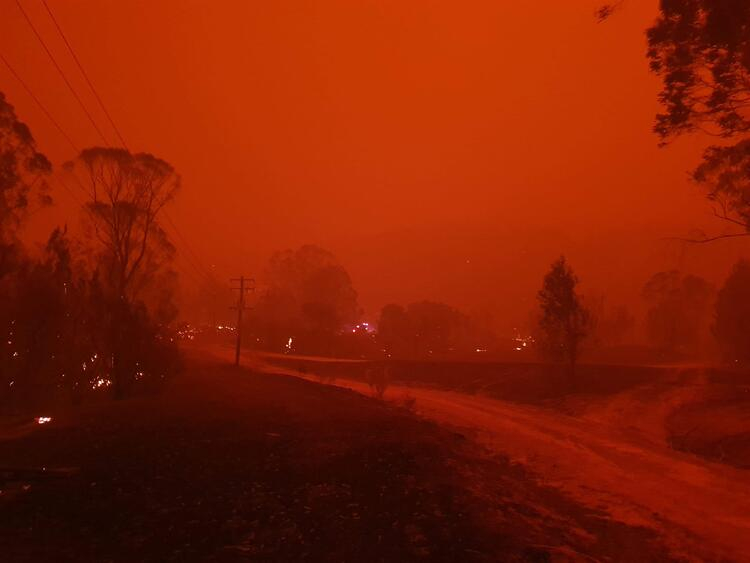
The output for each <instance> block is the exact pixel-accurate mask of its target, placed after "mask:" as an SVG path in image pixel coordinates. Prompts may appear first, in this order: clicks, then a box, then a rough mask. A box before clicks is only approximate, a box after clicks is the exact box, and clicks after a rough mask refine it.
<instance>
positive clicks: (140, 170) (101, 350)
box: [0, 94, 179, 411]
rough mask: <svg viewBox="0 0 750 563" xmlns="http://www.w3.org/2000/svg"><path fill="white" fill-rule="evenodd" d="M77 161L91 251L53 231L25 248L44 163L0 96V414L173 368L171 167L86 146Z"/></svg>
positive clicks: (126, 385)
mask: <svg viewBox="0 0 750 563" xmlns="http://www.w3.org/2000/svg"><path fill="white" fill-rule="evenodd" d="M77 164H79V165H82V166H84V167H85V169H86V170H87V171H88V172H89V180H90V186H91V190H92V194H91V195H92V198H91V202H89V203H88V204H87V205H86V210H87V214H88V218H89V221H90V224H91V225H92V228H93V229H94V231H95V233H96V235H97V236H96V237H94V238H93V241H94V242H93V243H91V241H88V240H87V241H86V244H87V245H88V247H89V250H93V252H90V253H89V254H88V255H86V254H85V253H83V252H81V250H80V249H81V247H82V246H83V245H82V243H81V242H77V241H74V240H72V239H71V238H70V237H69V235H68V233H67V229H55V230H54V231H53V232H52V234H51V236H50V237H49V240H48V242H47V245H46V246H45V247H44V249H43V250H42V252H41V255H40V256H31V255H29V254H28V253H27V251H26V249H25V248H23V246H22V245H21V244H20V242H19V241H18V230H19V228H20V226H21V223H22V220H23V218H24V215H25V212H26V210H27V208H28V204H29V201H31V198H32V195H34V196H35V197H40V198H41V199H42V201H43V202H48V198H47V197H46V194H45V184H44V177H45V176H46V174H48V173H49V172H51V165H50V163H49V162H48V161H47V159H46V158H45V157H44V156H43V155H41V154H40V153H38V152H37V151H36V149H35V146H34V140H33V137H32V136H31V133H30V131H29V129H28V128H27V127H26V126H25V125H24V124H23V123H21V122H19V121H18V120H17V118H16V116H15V114H14V112H13V108H12V107H11V106H10V105H8V104H7V103H6V102H5V98H4V97H3V96H2V94H0V190H1V192H2V194H1V195H2V198H1V200H2V201H0V212H1V214H0V251H1V254H0V262H1V264H0V267H1V269H2V271H0V332H2V333H3V334H2V336H3V339H2V342H3V345H2V346H0V410H3V411H7V410H21V409H28V408H31V407H33V406H38V405H40V404H48V403H50V402H52V401H60V400H73V401H78V400H80V399H82V398H83V397H85V396H86V395H88V394H91V393H97V392H102V391H106V390H107V389H108V388H109V387H110V386H111V387H113V388H114V389H115V390H117V391H118V394H119V395H120V396H122V395H124V394H126V393H130V392H133V391H135V390H136V388H142V389H143V388H147V387H153V386H154V385H155V384H158V383H159V382H161V381H162V380H163V379H164V378H166V377H167V376H168V375H169V374H171V373H174V372H175V371H176V370H177V368H178V367H179V358H178V355H177V349H176V346H175V344H174V342H173V339H172V337H171V334H170V331H169V328H168V323H169V322H170V321H171V320H172V319H173V318H174V316H175V315H176V310H175V308H174V304H173V295H174V288H175V280H174V274H173V273H172V272H171V270H169V268H168V267H167V266H168V263H169V260H170V259H171V252H170V250H171V249H172V247H171V245H170V244H169V241H168V239H167V238H166V235H165V234H164V232H163V231H162V230H161V229H160V228H159V227H158V223H157V221H156V214H157V213H158V211H159V210H160V209H161V208H162V207H163V205H164V204H165V203H166V202H167V201H169V200H170V199H171V198H172V196H173V194H174V191H175V190H176V188H177V185H178V182H179V180H178V178H177V176H176V174H175V173H174V170H173V169H172V167H171V166H169V165H168V164H166V163H165V162H163V161H160V160H159V159H156V158H154V157H152V156H150V155H135V156H131V155H130V154H129V153H127V151H121V150H117V149H87V150H85V151H83V152H82V153H81V156H80V157H79V159H78V160H77ZM97 244H98V246H97Z"/></svg>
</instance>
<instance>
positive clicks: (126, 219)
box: [67, 147, 180, 300]
mask: <svg viewBox="0 0 750 563" xmlns="http://www.w3.org/2000/svg"><path fill="white" fill-rule="evenodd" d="M67 167H68V168H69V169H74V168H76V167H78V168H82V169H83V170H84V172H85V174H86V176H87V181H88V184H89V191H90V201H89V203H87V205H86V210H87V212H88V216H89V219H90V228H91V230H92V231H93V239H94V241H95V244H94V249H93V250H94V252H95V254H96V255H97V257H98V262H99V264H101V265H102V270H103V272H102V273H103V274H104V275H105V279H104V281H106V282H107V284H108V285H109V287H111V289H112V291H113V293H114V294H115V295H118V296H120V297H122V298H124V299H126V300H129V299H133V298H134V297H136V296H137V295H138V293H139V291H140V290H141V289H142V288H143V286H144V284H146V283H148V281H149V280H153V278H154V276H155V275H156V274H157V273H159V272H160V270H161V269H162V267H163V266H164V265H165V264H167V263H168V262H169V261H171V259H172V258H173V256H174V247H173V246H172V245H171V244H170V242H169V239H168V237H167V236H166V233H165V232H164V231H163V230H162V228H161V226H160V225H159V221H158V217H157V216H158V214H159V212H160V211H161V210H162V209H163V207H164V206H165V205H166V204H167V203H168V202H169V201H171V200H172V199H173V198H174V196H175V194H176V192H177V190H178V189H179V186H180V177H179V176H178V175H177V173H176V172H175V170H174V168H173V167H172V166H171V165H170V164H169V163H167V162H165V161H164V160H161V159H159V158H156V157H155V156H153V155H150V154H146V153H138V154H131V153H130V152H129V151H127V150H125V149H115V148H102V147H94V148H90V149H85V150H83V151H82V152H81V154H80V155H79V156H78V158H77V159H76V160H75V161H73V162H70V163H68V164H67Z"/></svg>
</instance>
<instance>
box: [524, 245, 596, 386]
mask: <svg viewBox="0 0 750 563" xmlns="http://www.w3.org/2000/svg"><path fill="white" fill-rule="evenodd" d="M577 285H578V278H577V277H576V275H575V274H574V273H573V270H572V268H571V267H570V266H569V265H568V263H567V261H566V260H565V257H564V256H561V257H560V258H559V259H558V260H556V261H555V262H553V264H552V267H551V268H550V271H549V272H548V273H547V275H545V276H544V282H543V283H542V289H541V290H540V291H539V293H538V295H537V299H538V300H539V306H540V308H541V313H542V314H541V318H540V319H539V329H540V339H539V340H540V341H539V344H540V346H541V350H542V352H543V353H544V354H546V355H547V356H549V357H550V358H553V359H556V360H562V361H565V362H566V363H567V364H568V366H569V369H570V373H571V375H572V374H573V373H575V367H576V363H577V362H578V358H579V356H580V353H581V343H582V342H583V340H584V338H585V337H586V336H587V335H588V333H589V325H590V315H589V312H588V310H587V309H586V308H585V307H584V306H583V304H582V302H581V297H580V296H579V295H578V293H577V292H576V286H577Z"/></svg>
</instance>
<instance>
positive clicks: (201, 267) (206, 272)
mask: <svg viewBox="0 0 750 563" xmlns="http://www.w3.org/2000/svg"><path fill="white" fill-rule="evenodd" d="M16 1H17V2H18V0H16ZM42 4H44V8H45V9H46V10H47V13H48V14H49V17H50V19H51V20H52V23H54V25H55V28H56V29H57V32H58V33H59V34H60V37H61V38H62V40H63V42H64V43H65V46H66V47H67V49H68V52H69V53H70V55H71V57H72V58H73V61H75V63H76V66H77V67H78V69H79V70H80V71H81V74H82V75H83V77H84V79H85V80H86V83H87V84H88V86H89V88H90V89H91V92H92V93H93V94H94V97H95V98H96V101H97V102H98V103H99V106H100V107H101V109H102V111H103V112H104V115H106V117H107V119H108V120H109V123H110V124H111V125H112V128H113V129H114V131H115V133H116V134H117V137H118V138H119V139H120V142H121V143H122V146H123V147H125V149H126V150H129V149H128V145H127V143H126V142H125V139H124V137H123V136H122V134H121V133H120V129H119V128H118V127H117V124H116V123H115V121H114V119H113V118H112V115H111V114H110V113H109V111H108V110H107V107H106V106H105V104H104V101H103V100H102V98H101V96H100V95H99V93H98V91H97V90H96V88H95V86H94V84H93V82H92V81H91V79H90V78H89V75H88V73H87V72H86V69H85V68H84V67H83V64H81V61H80V59H79V58H78V56H77V55H76V53H75V50H74V49H73V47H72V45H71V44H70V42H69V41H68V38H67V36H66V35H65V32H64V31H63V30H62V26H61V25H60V23H59V22H58V21H57V18H56V17H55V15H54V13H53V12H52V10H51V9H50V7H49V5H48V4H47V0H42ZM53 62H54V59H53ZM58 70H59V67H58ZM79 102H80V100H79ZM87 114H88V112H87ZM88 115H90V114H88ZM162 213H163V215H164V217H165V218H166V220H167V222H168V223H169V224H170V226H171V227H172V229H173V230H174V232H175V234H176V235H177V236H178V237H179V238H180V240H181V241H182V243H183V244H184V246H185V248H186V249H187V251H188V253H189V254H190V256H188V257H187V258H188V260H191V259H192V260H195V263H196V264H197V268H196V270H197V271H199V273H201V274H202V275H204V276H206V277H207V278H208V279H209V281H211V282H212V283H214V284H216V285H219V284H218V282H217V280H216V279H215V278H214V276H213V274H211V272H210V270H209V269H208V268H206V267H205V266H204V265H203V264H202V262H201V260H200V259H199V258H198V256H197V255H196V253H195V252H194V251H193V249H192V247H191V245H190V243H189V242H188V241H187V239H186V238H185V236H184V235H183V234H182V232H181V231H180V229H179V228H178V227H177V225H176V224H175V223H174V221H172V219H171V217H170V216H169V214H168V213H167V211H166V210H164V211H163V212H162ZM193 267H195V264H193ZM200 270H203V271H202V272H201V271H200Z"/></svg>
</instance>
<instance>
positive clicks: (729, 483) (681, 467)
mask: <svg viewBox="0 0 750 563" xmlns="http://www.w3.org/2000/svg"><path fill="white" fill-rule="evenodd" d="M254 361H256V362H258V361H259V360H258V359H255V360H254ZM262 367H263V369H264V370H265V371H267V372H276V373H280V372H283V373H286V374H290V373H291V374H294V375H298V376H301V377H306V378H312V376H311V374H309V373H308V374H300V373H298V372H295V371H294V370H289V369H288V368H278V367H274V366H271V365H268V364H265V365H264V366H262ZM681 377H682V374H681V373H680V371H679V370H675V371H674V378H676V379H679V378H681ZM683 379H684V378H683ZM663 383H664V382H660V383H659V384H656V383H654V384H653V385H645V386H639V387H637V388H635V389H633V390H630V391H627V392H623V393H619V394H616V395H614V396H612V397H609V398H607V399H606V400H601V401H600V402H598V403H597V404H596V405H595V406H590V407H589V408H587V409H585V411H584V412H582V413H579V414H577V415H576V416H571V415H568V414H564V413H563V412H559V411H556V410H554V409H549V408H540V407H537V406H529V405H522V404H518V403H511V402H507V401H502V400H497V399H493V398H487V397H482V396H479V395H465V394H461V393H455V392H447V391H440V390H435V389H427V388H423V387H422V388H420V387H403V386H402V387H393V386H392V387H389V389H388V391H387V393H386V399H388V398H390V399H398V398H399V397H403V396H410V397H413V398H414V399H416V408H417V410H418V412H419V413H420V414H422V415H423V416H425V417H427V418H429V419H432V420H435V421H438V422H440V423H441V424H444V425H449V426H453V427H458V428H461V429H462V431H464V432H469V433H471V434H472V435H473V436H474V437H475V438H476V440H477V441H479V442H480V443H481V444H483V445H485V446H486V447H488V448H490V449H491V450H492V451H495V452H498V453H501V454H503V455H505V456H507V457H509V458H510V459H511V460H513V461H514V462H517V463H519V464H523V466H525V467H527V468H528V469H529V470H530V472H531V473H533V474H534V475H535V476H536V478H537V479H538V480H539V482H541V483H542V484H544V485H547V486H551V487H554V488H555V489H558V490H560V491H562V492H564V494H565V495H566V496H568V497H570V498H572V499H574V500H575V501H576V502H577V503H579V504H581V505H584V506H587V507H590V508H592V509H597V510H603V511H605V512H606V513H608V514H609V516H610V517H611V518H612V519H613V520H616V521H619V522H622V523H625V524H628V525H631V526H633V525H635V526H644V527H647V528H650V529H652V530H654V531H655V532H656V533H658V534H659V535H660V536H661V537H662V538H663V541H664V543H665V544H666V545H668V546H669V548H670V549H671V550H672V551H673V553H674V554H675V555H676V556H678V557H683V558H685V559H687V560H691V561H706V560H730V561H750V487H748V477H750V474H749V472H748V471H746V470H742V469H737V468H734V467H731V466H729V465H724V464H720V463H714V462H711V461H707V460H705V459H702V458H699V457H697V456H694V455H691V454H687V453H682V452H679V451H676V450H674V449H672V448H671V447H670V445H669V443H668V437H667V436H666V434H665V432H664V419H665V417H666V416H667V414H668V413H669V412H671V410H672V409H673V408H674V407H675V406H677V405H679V404H682V403H684V402H686V401H690V400H691V394H694V393H700V385H701V381H700V376H698V377H693V378H692V380H690V379H688V380H686V381H684V382H681V384H680V385H677V386H674V385H664V384H663ZM334 384H335V385H339V386H343V387H348V388H351V389H354V390H357V391H360V392H362V393H367V394H369V393H370V390H369V388H368V386H367V385H365V384H363V383H362V382H358V381H353V380H345V379H337V380H336V381H335V382H334Z"/></svg>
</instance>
